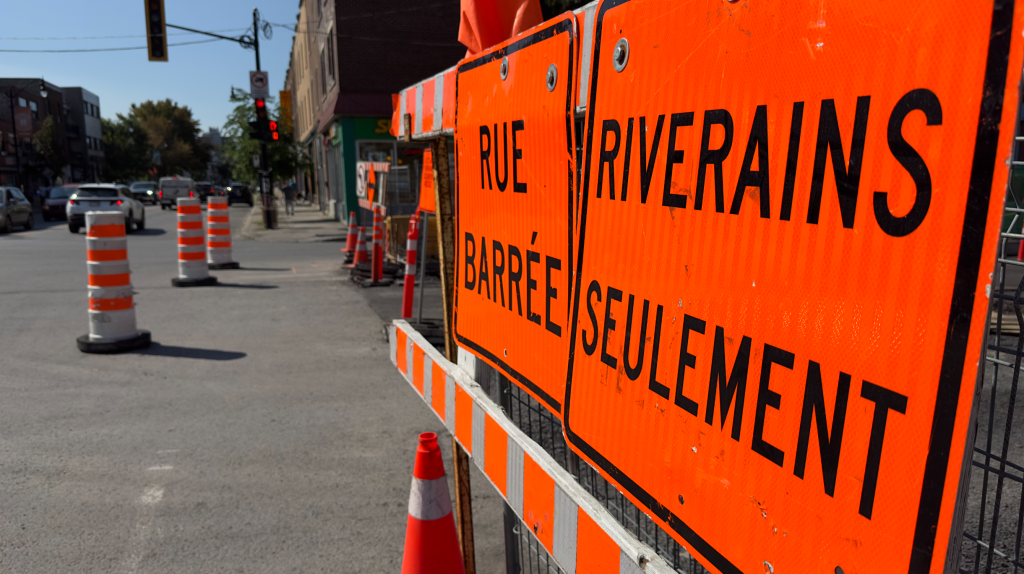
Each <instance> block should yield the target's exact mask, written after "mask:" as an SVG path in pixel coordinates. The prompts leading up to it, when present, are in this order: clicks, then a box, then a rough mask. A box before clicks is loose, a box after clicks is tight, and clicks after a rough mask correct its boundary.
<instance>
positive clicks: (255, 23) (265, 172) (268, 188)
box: [252, 8, 274, 229]
mask: <svg viewBox="0 0 1024 574" xmlns="http://www.w3.org/2000/svg"><path fill="white" fill-rule="evenodd" d="M252 29H253V35H252V37H253V43H252V45H253V48H254V49H255V50H256V71H257V72H259V71H260V11H259V10H258V9H257V8H253V9H252ZM259 176H260V200H261V201H263V226H264V227H265V228H267V229H273V228H274V221H273V218H272V217H271V215H272V214H271V210H272V209H273V208H274V188H273V186H272V185H270V166H268V165H267V142H266V141H263V140H260V169H259Z"/></svg>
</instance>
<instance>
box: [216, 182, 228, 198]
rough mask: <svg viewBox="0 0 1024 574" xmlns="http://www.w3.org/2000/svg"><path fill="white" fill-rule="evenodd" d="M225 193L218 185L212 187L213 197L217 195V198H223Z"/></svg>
mask: <svg viewBox="0 0 1024 574" xmlns="http://www.w3.org/2000/svg"><path fill="white" fill-rule="evenodd" d="M227 193H228V192H227V190H225V189H224V188H223V187H222V186H219V185H215V186H213V195H219V196H221V197H223V196H225V195H227Z"/></svg>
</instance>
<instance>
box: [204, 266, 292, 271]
mask: <svg viewBox="0 0 1024 574" xmlns="http://www.w3.org/2000/svg"><path fill="white" fill-rule="evenodd" d="M238 270H239V271H291V270H292V268H291V267H239V268H238ZM217 271H220V269H218V270H217Z"/></svg>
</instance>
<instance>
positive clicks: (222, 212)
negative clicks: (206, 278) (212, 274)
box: [206, 195, 239, 269]
mask: <svg viewBox="0 0 1024 574" xmlns="http://www.w3.org/2000/svg"><path fill="white" fill-rule="evenodd" d="M206 264H207V267H208V268H209V269H238V267H239V265H238V263H237V262H236V261H234V260H233V259H232V258H231V216H230V214H229V213H228V198H227V197H224V196H214V195H211V196H210V197H208V198H207V199H206Z"/></svg>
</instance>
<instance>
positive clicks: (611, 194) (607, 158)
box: [595, 120, 622, 199]
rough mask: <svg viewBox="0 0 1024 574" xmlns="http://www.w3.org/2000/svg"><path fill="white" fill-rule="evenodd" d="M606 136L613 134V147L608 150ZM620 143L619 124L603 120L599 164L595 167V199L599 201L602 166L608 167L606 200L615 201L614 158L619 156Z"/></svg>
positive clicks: (602, 180)
mask: <svg viewBox="0 0 1024 574" xmlns="http://www.w3.org/2000/svg"><path fill="white" fill-rule="evenodd" d="M608 134H615V147H613V148H611V149H609V148H608ZM621 141H622V134H621V132H620V130H619V122H617V121H615V120H605V121H604V123H603V124H602V127H601V155H600V156H599V159H600V160H601V163H599V164H598V165H597V194H596V195H595V197H596V198H597V199H601V190H602V189H603V185H604V166H605V164H607V165H608V199H615V158H616V157H618V155H619V142H621Z"/></svg>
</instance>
